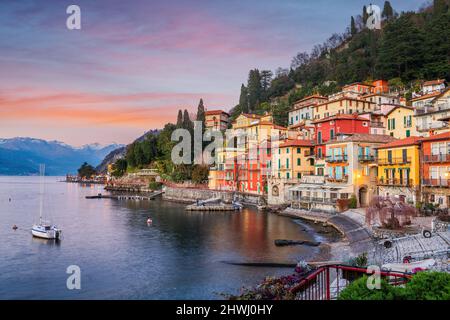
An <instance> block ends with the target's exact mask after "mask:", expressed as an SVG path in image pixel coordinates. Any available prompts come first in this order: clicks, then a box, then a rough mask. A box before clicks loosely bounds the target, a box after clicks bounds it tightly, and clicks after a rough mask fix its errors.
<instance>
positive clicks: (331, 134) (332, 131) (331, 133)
mask: <svg viewBox="0 0 450 320" xmlns="http://www.w3.org/2000/svg"><path fill="white" fill-rule="evenodd" d="M333 139H334V129H331V130H330V140H333Z"/></svg>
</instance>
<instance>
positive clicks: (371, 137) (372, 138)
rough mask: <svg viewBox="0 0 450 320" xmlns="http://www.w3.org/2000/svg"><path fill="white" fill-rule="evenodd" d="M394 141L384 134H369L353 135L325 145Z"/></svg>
mask: <svg viewBox="0 0 450 320" xmlns="http://www.w3.org/2000/svg"><path fill="white" fill-rule="evenodd" d="M394 140H396V139H395V138H394V137H392V136H389V135H385V134H369V133H354V134H352V135H348V136H346V137H344V138H343V139H339V140H331V141H328V142H327V144H333V143H339V142H372V143H389V142H393V141H394Z"/></svg>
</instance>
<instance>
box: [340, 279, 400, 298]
mask: <svg viewBox="0 0 450 320" xmlns="http://www.w3.org/2000/svg"><path fill="white" fill-rule="evenodd" d="M367 279H368V277H367V276H364V277H362V278H359V279H358V280H355V281H353V282H352V283H351V284H350V285H349V286H348V287H347V288H345V289H344V290H343V291H342V292H341V293H340V295H339V297H338V300H395V299H396V298H397V297H398V291H399V289H400V288H396V287H393V286H391V285H389V284H388V283H387V281H386V280H384V279H381V289H379V290H378V289H374V290H370V289H369V288H367Z"/></svg>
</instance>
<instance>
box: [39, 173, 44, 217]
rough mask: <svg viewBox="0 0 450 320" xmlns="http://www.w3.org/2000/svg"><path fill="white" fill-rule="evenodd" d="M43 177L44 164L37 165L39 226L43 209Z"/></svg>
mask: <svg viewBox="0 0 450 320" xmlns="http://www.w3.org/2000/svg"><path fill="white" fill-rule="evenodd" d="M44 175H45V164H40V165H39V189H40V192H39V224H42V211H43V207H44Z"/></svg>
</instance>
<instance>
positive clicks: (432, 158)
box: [423, 154, 450, 163]
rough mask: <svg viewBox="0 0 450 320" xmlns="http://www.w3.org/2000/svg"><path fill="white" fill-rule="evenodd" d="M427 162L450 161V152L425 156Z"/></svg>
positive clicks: (424, 159)
mask: <svg viewBox="0 0 450 320" xmlns="http://www.w3.org/2000/svg"><path fill="white" fill-rule="evenodd" d="M423 161H424V162H425V163H437V162H450V154H432V155H425V156H424V157H423Z"/></svg>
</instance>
